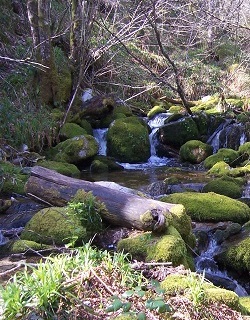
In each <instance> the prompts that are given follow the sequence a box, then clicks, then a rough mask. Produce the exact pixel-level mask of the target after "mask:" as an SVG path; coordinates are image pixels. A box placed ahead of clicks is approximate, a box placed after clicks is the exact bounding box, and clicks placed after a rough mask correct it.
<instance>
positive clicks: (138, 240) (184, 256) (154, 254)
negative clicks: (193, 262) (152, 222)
mask: <svg viewBox="0 0 250 320" xmlns="http://www.w3.org/2000/svg"><path fill="white" fill-rule="evenodd" d="M117 250H119V251H124V252H127V253H129V254H131V256H132V257H133V259H137V260H145V261H158V262H160V261H161V262H162V261H163V262H172V264H173V266H178V265H181V264H182V265H184V266H186V267H187V268H188V267H190V266H189V262H188V261H189V260H188V253H187V248H186V245H185V242H184V240H183V239H182V237H181V235H180V234H179V232H178V231H177V230H176V229H175V228H174V227H173V226H169V228H168V230H167V232H166V234H164V235H155V234H153V233H152V232H144V233H141V234H139V235H138V234H137V235H135V236H131V237H129V238H126V239H122V240H120V241H119V242H118V244H117Z"/></svg>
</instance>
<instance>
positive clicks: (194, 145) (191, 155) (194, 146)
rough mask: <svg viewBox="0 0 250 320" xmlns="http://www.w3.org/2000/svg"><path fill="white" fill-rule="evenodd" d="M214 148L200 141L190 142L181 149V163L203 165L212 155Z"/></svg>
mask: <svg viewBox="0 0 250 320" xmlns="http://www.w3.org/2000/svg"><path fill="white" fill-rule="evenodd" d="M212 153H213V147H212V146H210V145H209V144H206V143H203V142H201V141H199V140H190V141H187V142H186V143H184V144H183V145H182V146H181V148H180V158H181V161H184V162H185V161H187V162H190V163H194V164H196V163H201V162H202V161H204V160H205V159H206V158H207V157H208V156H210V155H212Z"/></svg>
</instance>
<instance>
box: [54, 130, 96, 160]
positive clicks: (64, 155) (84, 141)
mask: <svg viewBox="0 0 250 320" xmlns="http://www.w3.org/2000/svg"><path fill="white" fill-rule="evenodd" d="M98 149H99V146H98V143H97V141H96V140H95V138H94V137H92V136H90V135H82V136H78V137H75V138H72V139H67V140H65V141H63V142H60V143H59V144H58V145H56V146H55V147H54V148H53V149H52V160H54V161H58V162H67V163H73V164H76V165H78V164H82V163H84V161H86V160H88V159H89V158H92V157H94V156H95V155H97V153H98Z"/></svg>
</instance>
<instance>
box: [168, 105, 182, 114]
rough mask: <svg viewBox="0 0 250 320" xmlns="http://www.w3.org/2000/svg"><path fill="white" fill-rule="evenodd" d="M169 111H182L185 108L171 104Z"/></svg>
mask: <svg viewBox="0 0 250 320" xmlns="http://www.w3.org/2000/svg"><path fill="white" fill-rule="evenodd" d="M168 111H169V112H170V113H180V112H184V108H183V107H181V106H171V107H170V108H169V110H168Z"/></svg>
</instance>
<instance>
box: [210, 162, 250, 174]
mask: <svg viewBox="0 0 250 320" xmlns="http://www.w3.org/2000/svg"><path fill="white" fill-rule="evenodd" d="M249 173H250V164H249V165H245V166H242V167H236V168H232V167H230V165H229V164H227V163H226V162H225V161H219V162H217V163H216V164H215V165H213V166H212V168H211V169H210V170H208V174H210V175H213V176H217V177H222V176H230V177H243V176H245V175H247V174H249Z"/></svg>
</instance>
